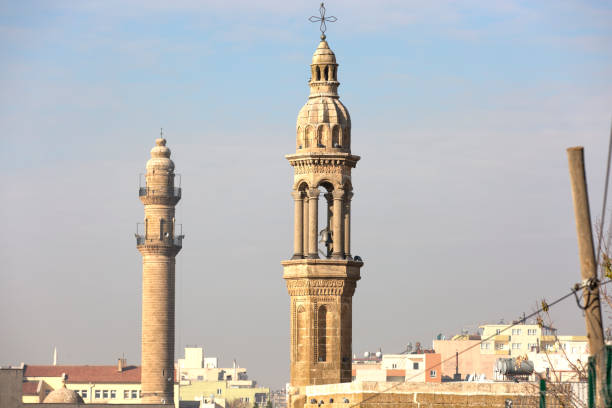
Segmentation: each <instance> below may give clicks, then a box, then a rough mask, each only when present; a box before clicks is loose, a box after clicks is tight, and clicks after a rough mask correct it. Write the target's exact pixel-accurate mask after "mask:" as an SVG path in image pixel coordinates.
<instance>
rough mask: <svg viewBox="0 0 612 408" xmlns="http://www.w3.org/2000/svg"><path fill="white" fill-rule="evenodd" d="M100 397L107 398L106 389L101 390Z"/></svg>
mask: <svg viewBox="0 0 612 408" xmlns="http://www.w3.org/2000/svg"><path fill="white" fill-rule="evenodd" d="M102 398H104V399H108V390H102Z"/></svg>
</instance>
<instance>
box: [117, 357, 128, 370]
mask: <svg viewBox="0 0 612 408" xmlns="http://www.w3.org/2000/svg"><path fill="white" fill-rule="evenodd" d="M126 367H127V359H126V358H119V359H117V371H118V372H122V371H123V370H124V369H125V368H126Z"/></svg>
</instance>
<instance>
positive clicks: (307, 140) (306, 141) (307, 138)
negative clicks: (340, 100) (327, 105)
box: [304, 126, 315, 147]
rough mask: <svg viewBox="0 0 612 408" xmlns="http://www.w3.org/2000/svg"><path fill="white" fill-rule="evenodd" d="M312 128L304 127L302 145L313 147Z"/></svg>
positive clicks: (313, 136)
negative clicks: (304, 132)
mask: <svg viewBox="0 0 612 408" xmlns="http://www.w3.org/2000/svg"><path fill="white" fill-rule="evenodd" d="M314 133H315V132H314V128H313V127H312V126H307V127H306V134H305V135H304V147H313V145H314V138H315V135H314Z"/></svg>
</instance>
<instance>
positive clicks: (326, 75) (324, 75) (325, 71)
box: [323, 65, 330, 81]
mask: <svg viewBox="0 0 612 408" xmlns="http://www.w3.org/2000/svg"><path fill="white" fill-rule="evenodd" d="M323 78H324V79H325V80H326V81H328V80H329V79H330V78H329V65H326V66H325V69H323Z"/></svg>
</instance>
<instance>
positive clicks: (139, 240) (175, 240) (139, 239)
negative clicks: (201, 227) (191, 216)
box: [134, 234, 185, 248]
mask: <svg viewBox="0 0 612 408" xmlns="http://www.w3.org/2000/svg"><path fill="white" fill-rule="evenodd" d="M134 236H135V237H136V246H140V245H145V244H146V243H147V241H148V242H149V243H150V244H157V243H163V244H172V245H174V246H175V247H177V248H182V247H183V238H185V235H175V236H174V237H168V238H164V239H148V240H147V239H146V238H145V236H144V235H141V234H134Z"/></svg>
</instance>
